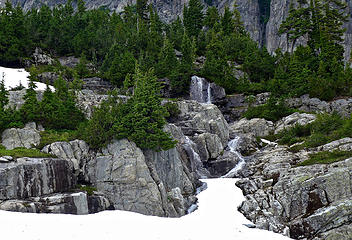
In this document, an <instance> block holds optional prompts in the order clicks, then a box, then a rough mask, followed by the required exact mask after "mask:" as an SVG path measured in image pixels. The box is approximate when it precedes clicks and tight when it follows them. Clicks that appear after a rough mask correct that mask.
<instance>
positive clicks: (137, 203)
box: [85, 139, 165, 216]
mask: <svg viewBox="0 0 352 240" xmlns="http://www.w3.org/2000/svg"><path fill="white" fill-rule="evenodd" d="M85 169H86V172H85V177H86V178H87V179H86V180H87V181H89V182H90V183H92V184H93V185H94V186H95V187H96V188H97V190H98V191H99V192H101V193H103V194H104V195H105V196H106V197H107V198H108V199H109V200H110V201H111V202H112V204H113V205H114V208H115V209H120V210H127V211H133V212H138V213H143V214H147V215H156V216H165V212H164V209H163V205H162V199H161V194H160V191H159V186H158V183H156V182H155V180H154V179H153V178H152V177H151V173H150V171H149V168H148V166H147V164H146V161H145V157H144V155H143V152H142V151H141V150H140V149H139V148H138V147H137V146H136V145H135V144H134V143H133V142H130V141H128V140H126V139H122V140H118V141H113V142H112V143H111V144H109V145H108V146H107V147H106V148H104V149H103V150H102V153H101V154H99V155H97V157H96V158H93V159H91V160H90V161H88V162H87V166H85Z"/></svg>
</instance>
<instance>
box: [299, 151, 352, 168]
mask: <svg viewBox="0 0 352 240" xmlns="http://www.w3.org/2000/svg"><path fill="white" fill-rule="evenodd" d="M350 157H352V152H351V151H333V152H328V151H327V152H318V153H313V154H310V155H309V159H307V160H305V161H303V162H301V163H299V164H297V165H298V166H308V165H313V164H329V163H333V162H338V161H342V160H345V159H347V158H350Z"/></svg>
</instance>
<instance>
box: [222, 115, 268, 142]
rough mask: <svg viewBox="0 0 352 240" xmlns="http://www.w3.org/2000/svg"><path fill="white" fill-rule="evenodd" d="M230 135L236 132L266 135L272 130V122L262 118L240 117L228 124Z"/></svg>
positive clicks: (236, 133)
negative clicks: (249, 118)
mask: <svg viewBox="0 0 352 240" xmlns="http://www.w3.org/2000/svg"><path fill="white" fill-rule="evenodd" d="M229 129H230V133H231V136H235V135H238V134H252V135H253V136H256V137H257V136H266V135H269V134H271V133H273V132H274V123H273V122H271V121H267V120H265V119H262V118H253V119H251V120H248V119H245V118H243V119H241V120H240V121H238V122H234V123H232V124H230V126H229Z"/></svg>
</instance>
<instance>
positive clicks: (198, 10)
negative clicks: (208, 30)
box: [183, 0, 204, 38]
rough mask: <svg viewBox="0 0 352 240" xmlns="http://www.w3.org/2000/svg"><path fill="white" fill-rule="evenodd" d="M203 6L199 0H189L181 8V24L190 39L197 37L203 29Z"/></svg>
mask: <svg viewBox="0 0 352 240" xmlns="http://www.w3.org/2000/svg"><path fill="white" fill-rule="evenodd" d="M203 20H204V15H203V5H202V3H201V2H200V1H199V0H190V1H189V3H188V6H184V8H183V24H184V26H185V29H186V32H187V34H188V36H190V37H195V38H197V37H198V34H199V32H200V31H201V29H202V27H203Z"/></svg>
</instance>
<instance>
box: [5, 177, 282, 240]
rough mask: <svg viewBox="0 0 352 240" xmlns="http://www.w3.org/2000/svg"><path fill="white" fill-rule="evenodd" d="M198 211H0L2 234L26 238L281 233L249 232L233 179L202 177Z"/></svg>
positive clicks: (173, 238) (224, 239)
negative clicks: (204, 185)
mask: <svg viewBox="0 0 352 240" xmlns="http://www.w3.org/2000/svg"><path fill="white" fill-rule="evenodd" d="M202 181H204V182H206V183H207V184H208V188H207V189H206V190H204V191H203V192H201V193H200V194H199V195H198V199H199V203H198V206H199V208H198V209H197V210H196V211H195V212H193V213H191V214H189V215H186V216H184V217H181V218H161V217H154V216H145V215H141V214H138V213H133V212H126V211H118V210H115V211H104V212H100V213H97V214H91V215H63V214H62V215H59V214H33V213H17V212H6V211H0V230H1V236H2V237H3V238H4V239H6V238H7V237H9V239H16V240H17V239H26V240H49V239H50V240H56V239H57V240H62V239H67V240H76V239H97V240H117V239H124V240H127V239H128V240H134V239H144V240H207V239H209V240H230V239H234V240H239V239H243V240H249V239H253V240H258V239H263V240H276V239H289V238H287V237H284V236H282V235H279V234H276V233H273V232H269V231H264V230H259V229H252V228H248V227H246V226H244V225H243V224H250V221H248V220H247V219H246V218H245V217H244V216H243V215H242V214H241V213H240V212H238V211H237V206H238V205H240V203H241V202H242V201H243V199H244V197H243V195H242V192H241V190H240V189H239V188H237V187H236V186H235V182H236V179H233V178H232V179H231V178H221V179H206V180H202Z"/></svg>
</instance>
